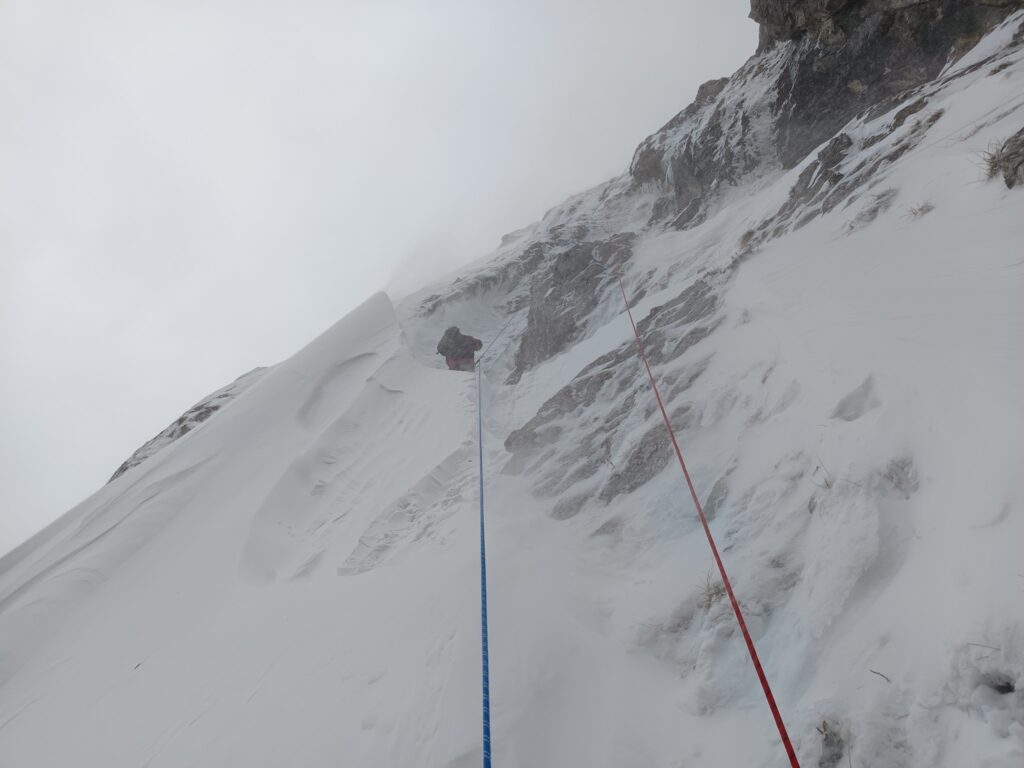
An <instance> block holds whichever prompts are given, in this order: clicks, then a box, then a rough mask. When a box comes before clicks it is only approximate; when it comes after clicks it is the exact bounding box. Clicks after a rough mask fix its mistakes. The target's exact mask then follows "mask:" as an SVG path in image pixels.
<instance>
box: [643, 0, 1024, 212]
mask: <svg viewBox="0 0 1024 768" xmlns="http://www.w3.org/2000/svg"><path fill="white" fill-rule="evenodd" d="M1022 6H1024V0H977V1H974V0H788V1H787V0H752V2H751V11H750V15H751V18H753V19H754V20H755V21H757V22H758V23H759V24H760V25H761V43H760V46H759V49H758V54H757V55H755V56H754V57H753V58H751V59H750V60H749V61H748V62H747V63H746V64H744V66H743V67H742V68H740V70H739V71H738V72H737V73H736V74H734V75H733V76H732V77H731V78H728V79H719V80H712V81H710V82H707V83H705V84H704V85H702V86H701V87H700V89H699V90H698V92H697V98H696V99H695V100H694V102H693V103H692V104H691V105H689V106H688V107H687V108H686V109H684V110H683V111H682V112H680V113H679V114H678V115H676V116H675V117H674V118H673V119H672V120H670V121H669V122H668V123H667V124H666V125H664V126H663V127H662V128H661V129H660V130H659V131H657V132H656V133H654V134H652V135H651V136H649V137H648V138H647V139H645V140H644V142H643V143H642V144H641V145H640V146H639V148H638V149H637V151H636V153H635V155H634V157H633V162H632V164H631V166H630V175H631V177H632V179H633V180H634V183H636V184H637V185H654V186H656V187H658V188H660V189H661V190H662V191H663V192H664V195H663V197H662V198H661V199H660V200H659V201H658V203H657V204H656V205H655V207H654V210H653V214H652V217H651V218H652V223H654V224H664V225H667V226H670V227H674V228H676V229H686V228H689V227H693V226H696V225H698V224H700V223H701V222H702V221H704V220H705V219H706V218H707V215H708V214H709V212H710V210H712V209H713V207H714V205H715V204H716V202H718V201H719V200H721V198H722V197H723V194H724V193H725V192H726V191H727V190H728V189H729V188H730V187H736V186H739V185H741V184H743V183H744V182H745V181H747V180H749V179H750V178H751V177H752V176H756V175H757V174H759V173H762V174H763V173H765V172H768V171H771V170H772V169H773V168H776V167H781V168H782V169H789V168H793V167H794V166H796V165H798V164H799V163H800V162H801V161H802V160H803V159H804V158H805V157H806V156H807V154H808V153H809V152H811V151H813V150H814V149H815V148H816V147H818V146H819V145H821V144H822V142H824V141H827V140H828V139H829V138H830V137H832V136H834V135H835V134H836V133H837V132H839V131H840V130H842V129H843V126H844V125H846V124H847V123H848V122H849V121H850V120H851V119H852V118H854V117H856V116H858V115H862V114H866V113H871V114H875V115H878V114H883V113H884V112H886V111H888V110H889V109H891V108H892V107H893V106H894V105H895V104H896V103H898V102H899V101H902V100H904V99H906V97H907V95H908V94H909V93H910V92H912V91H913V90H914V89H915V88H918V87H919V86H921V85H923V84H924V83H927V82H929V81H931V80H933V79H934V78H935V77H936V76H937V75H938V74H939V72H940V71H941V70H942V68H943V67H944V66H945V65H946V64H947V63H948V62H949V61H950V60H951V59H953V58H955V57H956V56H958V55H960V54H962V53H964V52H965V51H966V50H968V49H969V48H970V47H971V46H972V45H974V44H975V43H976V42H977V41H978V40H979V39H980V38H981V36H982V35H983V34H985V33H986V32H987V31H988V30H990V29H992V28H993V27H994V26H995V25H996V24H997V23H999V22H1000V21H1001V20H1002V19H1004V18H1005V17H1006V16H1007V15H1008V14H1009V13H1010V12H1012V11H1013V10H1015V9H1016V8H1020V7H1022Z"/></svg>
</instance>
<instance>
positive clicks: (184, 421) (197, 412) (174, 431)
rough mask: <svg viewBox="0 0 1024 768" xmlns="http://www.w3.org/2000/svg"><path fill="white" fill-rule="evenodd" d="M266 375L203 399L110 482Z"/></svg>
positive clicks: (255, 374) (258, 371)
mask: <svg viewBox="0 0 1024 768" xmlns="http://www.w3.org/2000/svg"><path fill="white" fill-rule="evenodd" d="M266 371H267V369H266V368H254V369H253V370H251V371H249V372H248V373H247V374H245V375H244V376H239V377H238V378H237V379H235V380H234V381H233V382H231V383H230V384H228V385H227V386H226V387H223V388H222V389H218V390H217V391H216V392H214V393H213V394H211V395H208V396H206V397H204V398H203V399H202V400H200V401H199V402H198V403H196V404H195V405H193V406H192V407H191V408H189V409H188V410H187V411H185V413H183V414H182V415H181V416H179V417H178V418H177V419H175V420H174V422H173V423H171V425H170V426H168V427H167V428H166V429H164V430H163V431H161V432H160V434H159V435H157V436H156V437H154V438H153V439H152V440H149V441H147V442H146V443H145V444H143V445H142V447H141V448H139V449H138V450H137V451H135V453H133V454H132V455H131V456H129V457H128V459H127V460H126V461H125V462H124V463H123V464H121V466H120V467H118V468H117V471H116V472H114V474H113V475H111V477H110V480H108V481H107V482H108V483H109V482H113V481H114V480H116V479H117V478H119V477H120V476H121V475H123V474H124V473H125V472H127V471H128V470H129V469H131V468H132V467H137V466H138V465H139V464H141V463H142V462H144V461H145V460H146V459H148V458H149V457H150V456H152V455H154V454H155V453H157V452H159V451H161V450H163V449H164V448H166V447H167V446H168V445H170V444H171V443H173V442H174V441H175V440H177V439H179V438H181V437H184V436H185V435H187V434H188V433H189V432H191V431H192V430H193V429H195V428H196V427H198V426H199V425H200V424H202V423H203V422H204V421H206V420H207V419H209V418H210V417H211V416H213V415H214V414H215V413H217V411H219V410H220V409H221V408H223V407H224V406H225V405H227V404H228V403H230V402H231V401H232V400H234V399H235V398H236V397H238V396H239V395H240V394H242V392H244V391H245V390H247V389H248V388H249V387H251V386H252V385H253V384H255V383H256V382H257V381H259V379H260V378H261V377H262V376H263V374H264V373H265V372H266Z"/></svg>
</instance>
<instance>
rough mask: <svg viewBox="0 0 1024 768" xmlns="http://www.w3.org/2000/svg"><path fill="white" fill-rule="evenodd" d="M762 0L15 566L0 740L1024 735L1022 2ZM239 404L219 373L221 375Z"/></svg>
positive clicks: (526, 756)
mask: <svg viewBox="0 0 1024 768" xmlns="http://www.w3.org/2000/svg"><path fill="white" fill-rule="evenodd" d="M1019 7H1020V3H1016V2H994V1H993V2H987V3H972V2H951V1H946V2H933V3H927V2H926V3H919V2H918V3H906V2H882V0H865V1H864V2H829V3H820V2H807V0H796V2H778V1H777V0H776V1H773V2H761V1H760V0H755V2H753V3H752V15H753V16H754V18H755V19H756V20H758V21H759V22H760V23H761V24H762V42H761V46H760V50H759V51H758V53H757V54H756V55H755V56H753V57H752V58H751V59H750V60H749V61H748V62H747V64H745V65H744V67H742V68H741V69H740V70H739V71H738V72H737V73H736V74H735V75H733V77H731V78H729V79H727V80H721V81H712V82H711V83H709V84H706V85H705V86H703V87H702V88H701V91H700V93H699V94H698V97H697V100H696V101H695V102H694V104H693V105H691V106H689V107H687V109H685V110H684V111H683V112H681V113H680V114H679V115H678V116H677V117H676V118H674V119H673V120H672V121H670V122H669V123H668V124H667V125H666V126H665V127H664V128H662V129H661V130H660V131H658V132H657V133H655V134H654V135H652V136H651V137H650V138H648V139H647V140H646V141H644V142H643V143H642V144H641V146H640V147H639V148H638V150H637V153H636V155H635V157H634V159H633V162H632V164H631V167H630V169H629V170H628V171H627V172H626V173H624V174H623V175H622V176H620V177H618V178H615V179H612V180H610V181H609V182H607V183H606V184H604V185H601V186H599V187H597V188H595V189H592V190H589V191H587V192H584V193H583V194H581V195H578V196H576V197H574V198H572V199H570V200H569V201H567V202H566V203H564V204H563V205H561V206H559V207H557V208H555V209H554V210H552V211H550V212H549V213H548V214H547V215H546V216H545V218H544V219H543V220H542V221H540V222H538V223H536V224H533V225H531V226H529V227H527V228H525V229H523V230H520V231H518V232H515V233H512V234H510V235H507V236H506V237H505V238H504V239H503V243H502V245H501V247H500V248H498V250H497V251H496V252H495V253H493V254H490V255H489V256H487V257H486V258H485V259H482V260H481V261H480V262H478V263H477V264H475V265H474V266H472V267H471V268H469V269H467V270H466V271H465V272H464V273H463V274H461V275H459V276H458V279H456V280H455V281H454V282H453V283H451V284H447V285H442V286H434V287H432V288H430V289H429V290H425V291H423V292H422V293H420V294H418V295H415V296H413V297H410V298H409V299H407V300H405V301H404V302H403V303H401V304H400V305H398V306H397V307H396V306H393V305H392V303H391V302H390V300H389V299H388V298H387V297H386V296H385V295H383V294H379V295H377V296H374V297H372V298H370V299H369V300H368V301H367V302H366V303H365V304H363V305H362V306H361V307H360V308H358V309H357V310H355V311H354V312H353V313H351V314H350V315H348V316H347V317H345V318H344V319H342V320H341V321H340V322H339V323H338V324H337V325H335V326H334V327H333V328H331V329H329V330H328V331H327V332H326V333H324V334H323V335H322V336H321V337H319V338H318V339H316V340H315V341H313V342H312V343H311V344H310V345H309V346H307V347H306V348H305V349H303V350H301V351H299V352H298V353H297V354H296V355H294V356H293V357H291V358H289V359H288V360H286V361H284V362H282V363H280V364H278V365H276V366H274V367H272V368H269V369H265V370H261V371H259V372H254V373H253V374H249V375H247V377H243V379H241V380H239V381H238V382H236V383H235V384H234V385H231V386H230V387H228V388H226V389H225V390H221V391H220V392H218V393H215V394H214V395H212V396H211V397H210V398H208V399H207V400H205V401H204V402H203V403H200V404H199V405H198V406H197V407H196V409H193V411H190V414H191V415H190V414H186V416H184V417H182V420H179V422H180V423H176V425H172V427H170V428H169V430H168V431H165V433H161V435H160V436H158V438H156V439H155V440H154V441H152V442H151V443H149V444H147V446H144V448H143V449H140V452H139V453H138V454H136V455H135V456H133V457H132V459H130V460H129V461H128V462H126V465H125V467H123V468H122V470H119V471H118V473H117V474H116V475H115V477H114V478H113V479H112V480H111V482H110V483H108V484H107V485H106V486H104V487H103V488H102V489H100V490H99V491H98V492H97V493H96V494H94V495H93V496H91V497H90V498H88V499H86V500H85V501H84V502H83V503H82V504H80V505H79V506H77V507H76V508H74V509H73V510H71V511H70V512H69V513H67V514H66V515H65V516H64V517H62V518H61V519H60V520H58V521H57V522H56V523H54V524H53V525H51V526H49V527H48V528H47V529H45V530H43V531H42V532H40V533H39V534H38V535H36V536H35V537H34V538H33V539H31V540H30V541H28V542H26V543H25V544H24V545H22V546H21V547H19V548H18V549H17V550H15V551H14V552H12V553H10V554H9V555H7V556H6V557H5V558H3V559H2V560H0V765H4V766H7V765H10V766H19V767H20V766H28V767H32V768H34V767H36V766H40V767H42V766H54V767H57V766H60V767H62V768H63V767H64V766H88V767H93V766H95V767H96V768H99V767H101V766H102V767H103V768H109V767H120V766H126V767H127V766H150V767H152V768H156V767H158V766H167V767H171V766H174V767H178V766H241V765H245V766H250V767H251V766H268V767H269V766H284V765H287V766H338V765H344V766H359V767H376V766H381V767H382V768H383V767H384V766H388V767H389V768H394V767H395V766H437V767H438V768H464V767H465V766H473V765H477V764H479V762H480V736H479V718H480V711H479V710H480V702H479V683H480V681H479V623H478V622H479V616H478V611H479V582H478V570H477V569H478V560H477V558H478V546H477V536H478V531H477V524H476V517H475V515H476V504H477V490H476V482H477V480H476V477H477V475H476V473H477V464H476V451H477V444H476V421H475V419H476V402H477V394H478V393H477V391H476V379H475V377H474V376H473V375H470V374H464V373H457V372H449V371H447V370H443V364H442V363H441V360H440V358H438V357H437V355H436V354H435V353H434V344H435V343H436V341H437V339H438V338H439V337H440V335H441V333H442V332H443V330H444V329H445V328H446V327H447V326H449V325H452V324H457V325H459V326H460V327H462V328H463V330H465V331H467V332H470V333H473V334H474V335H476V336H479V337H481V338H483V339H485V340H486V341H487V342H491V341H493V342H494V345H493V347H491V350H490V352H489V353H488V355H487V357H486V358H485V360H484V363H483V366H484V367H483V375H484V386H483V391H482V392H481V393H480V397H481V398H482V405H483V411H484V418H485V424H484V435H485V439H484V451H485V467H486V472H487V489H488V490H487V492H488V508H487V514H488V526H489V527H488V547H489V551H488V557H489V579H490V585H491V593H490V611H491V625H490V632H491V665H492V666H491V683H492V714H493V722H494V726H493V727H494V754H495V758H494V759H495V764H496V765H499V766H502V767H503V768H504V767H505V766H508V767H509V768H512V767H513V766H518V767H519V768H535V767H537V766H549V765H550V766H554V765H573V766H574V765H587V766H593V767H595V768H596V767H604V766H607V767H608V768H612V766H615V767H616V768H626V767H628V768H633V767H636V768H641V767H647V766H650V767H652V768H653V767H655V766H659V767H660V766H665V767H666V768H668V767H671V768H677V767H679V766H696V765H701V766H733V765H751V766H782V765H786V764H788V762H787V760H786V757H785V754H784V752H783V751H782V749H781V747H780V746H779V742H778V736H777V734H776V732H775V728H774V725H773V723H772V719H771V717H770V715H769V712H768V709H767V707H766V706H765V704H764V701H763V699H762V698H761V694H760V690H759V688H758V686H757V681H756V678H755V676H754V673H753V670H752V668H751V665H750V662H749V661H748V659H747V656H746V651H745V648H744V646H743V643H742V640H741V639H740V637H739V633H738V632H737V631H736V624H735V620H734V618H733V616H732V613H731V611H730V609H729V606H728V603H727V601H725V600H724V599H723V598H722V594H721V585H720V583H719V582H718V581H717V578H716V576H715V574H714V573H713V572H712V571H711V568H712V562H711V557H710V554H709V552H708V551H707V543H706V541H705V539H704V536H703V533H702V531H701V529H700V525H699V523H698V521H697V519H696V516H695V514H694V511H693V509H692V506H691V504H690V501H689V499H688V496H687V493H686V490H685V486H684V485H683V482H682V478H681V476H680V473H679V468H678V466H676V465H675V464H674V463H673V462H672V461H671V459H672V454H671V448H670V445H669V443H668V441H667V439H666V436H665V433H664V427H663V425H662V424H661V421H660V415H659V414H658V412H657V409H656V405H655V402H654V400H653V397H652V395H651V393H650V390H649V388H648V383H647V380H646V375H645V373H644V371H643V368H642V367H641V364H640V362H639V360H638V358H637V354H636V349H635V344H634V340H633V335H632V329H631V327H630V325H629V322H628V321H627V320H626V318H625V316H624V306H623V303H622V297H621V296H620V295H619V293H618V285H617V282H616V280H615V276H614V275H615V272H616V270H618V271H621V273H622V275H623V278H624V281H625V284H626V289H627V292H628V294H629V295H630V298H631V300H632V301H633V302H634V303H635V308H634V312H635V313H636V315H637V318H638V319H639V320H640V322H639V327H640V332H641V334H642V336H643V339H644V341H645V344H646V345H647V349H648V354H649V357H650V359H651V363H652V365H653V366H654V373H655V375H656V377H657V379H658V381H659V385H660V386H661V387H662V391H663V393H664V394H665V396H666V401H667V406H668V409H669V412H670V414H671V417H672V421H673V424H674V426H675V428H676V430H677V431H678V432H679V435H680V438H681V440H682V443H683V450H684V452H685V453H686V455H687V460H688V462H689V463H690V469H691V472H692V474H693V476H694V481H695V483H696V486H697V489H698V492H699V493H700V495H701V496H702V498H703V499H705V500H706V511H707V513H708V516H709V517H710V518H711V526H712V529H713V530H714V533H715V535H716V537H717V539H718V541H719V546H720V547H721V549H722V552H723V557H724V559H725V562H726V565H727V567H728V568H729V571H730V575H731V577H732V579H733V582H734V585H735V587H736V590H737V593H738V596H739V599H740V601H741V603H742V605H743V608H744V610H745V612H746V613H747V616H748V621H749V623H750V625H751V630H752V633H753V635H754V640H755V642H756V643H757V646H758V649H759V651H760V653H761V656H762V661H763V662H764V665H765V668H766V671H767V674H768V677H769V679H770V680H771V682H772V684H773V687H774V689H775V693H776V696H777V698H778V700H779V704H780V706H781V708H782V712H783V716H784V717H785V720H786V723H787V725H788V726H789V728H790V731H791V733H792V735H793V738H794V742H795V744H796V747H797V751H798V753H799V755H800V759H801V762H802V764H803V765H804V766H812V765H817V766H824V767H825V768H829V767H831V766H842V765H850V766H865V767H866V766H894V767H896V766H899V767H907V768H910V767H915V768H916V767H918V766H920V767H921V768H924V767H925V766H929V767H930V766H946V767H948V768H961V767H962V766H986V767H987V768H1010V767H1011V766H1012V767H1014V768H1016V767H1017V766H1020V765H1021V763H1022V760H1024V691H1022V690H1021V686H1022V684H1024V636H1022V631H1024V600H1022V592H1024V573H1022V568H1024V563H1022V558H1021V542H1022V541H1024V506H1022V505H1024V493H1022V491H1024V489H1022V485H1021V481H1020V467H1021V466H1022V460H1024V450H1022V443H1021V440H1020V426H1021V424H1022V423H1024V399H1022V394H1024V305H1022V303H1021V301H1020V297H1021V296H1022V295H1024V292H1022V291H1024V259H1022V256H1021V254H1022V253H1024V249H1022V246H1021V243H1022V242H1024V217H1022V215H1021V214H1022V213H1024V191H1022V190H1021V189H1020V186H1021V185H1022V184H1024V178H1021V175H1022V173H1024V170H1022V169H1024V133H1022V132H1024V11H1022V10H1018V9H1019ZM214 406H216V407H214Z"/></svg>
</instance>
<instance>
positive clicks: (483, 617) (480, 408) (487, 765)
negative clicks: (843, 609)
mask: <svg viewBox="0 0 1024 768" xmlns="http://www.w3.org/2000/svg"><path fill="white" fill-rule="evenodd" d="M491 343H492V344H493V343H494V342H491ZM480 368H481V366H480V365H479V364H477V367H476V405H477V408H476V430H477V445H478V448H479V451H480V659H481V665H482V671H483V724H484V768H491V663H490V657H489V655H488V646H487V544H486V539H485V537H484V405H483V386H482V379H481V375H480Z"/></svg>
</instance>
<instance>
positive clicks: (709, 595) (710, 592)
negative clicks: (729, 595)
mask: <svg viewBox="0 0 1024 768" xmlns="http://www.w3.org/2000/svg"><path fill="white" fill-rule="evenodd" d="M700 593H701V594H700V607H701V608H703V609H704V610H705V611H706V610H708V609H710V608H711V606H713V605H714V604H715V603H717V602H718V601H719V600H721V599H722V598H723V597H725V585H724V584H723V583H722V582H720V581H718V579H716V578H714V577H713V576H712V574H711V571H708V575H707V576H706V577H705V578H704V584H703V586H701V590H700Z"/></svg>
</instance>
